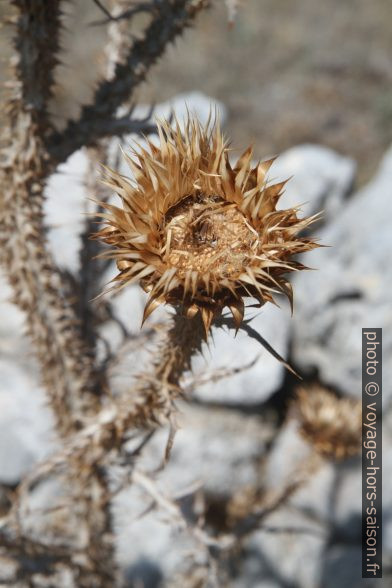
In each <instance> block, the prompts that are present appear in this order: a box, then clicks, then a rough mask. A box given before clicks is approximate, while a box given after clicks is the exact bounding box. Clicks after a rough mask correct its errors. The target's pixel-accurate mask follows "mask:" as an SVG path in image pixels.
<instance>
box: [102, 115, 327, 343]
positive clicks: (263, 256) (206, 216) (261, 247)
mask: <svg viewBox="0 0 392 588" xmlns="http://www.w3.org/2000/svg"><path fill="white" fill-rule="evenodd" d="M158 133H159V143H160V144H159V146H158V147H157V146H155V145H154V144H153V143H152V142H150V141H148V140H147V148H143V147H141V146H139V147H138V148H137V150H135V151H134V152H133V158H131V157H129V156H128V157H127V161H128V164H129V166H130V168H131V170H132V172H133V176H134V178H133V179H132V180H130V179H127V178H125V177H124V176H122V175H120V174H118V173H116V172H114V171H112V170H108V171H107V178H106V183H107V184H108V185H109V186H110V187H111V188H112V189H113V190H114V191H115V192H117V194H118V195H119V197H120V198H121V201H122V206H121V207H117V206H113V205H110V204H102V206H103V207H104V208H105V209H106V210H105V212H103V213H102V214H101V217H102V218H103V219H104V225H105V226H104V228H102V229H101V230H100V231H99V232H98V233H97V234H96V237H97V238H100V239H101V240H102V241H104V242H105V243H108V244H110V245H112V247H113V249H112V250H111V251H110V252H108V255H110V256H112V257H114V258H115V260H116V261H117V267H118V269H119V274H118V275H117V276H116V278H115V279H114V282H115V285H114V288H122V287H123V286H126V285H127V284H132V283H133V282H137V281H138V282H140V284H141V286H142V287H143V288H144V289H145V291H147V292H149V299H148V301H147V304H146V307H145V311H144V318H143V321H144V320H145V319H146V318H147V317H148V316H149V315H150V314H151V312H152V311H153V310H154V309H155V308H157V306H158V305H160V304H163V303H169V304H172V305H174V306H177V307H178V306H180V307H182V309H183V311H184V312H185V314H186V315H187V316H188V317H192V316H194V315H195V314H196V313H201V317H202V320H203V323H204V326H205V329H206V333H208V331H209V328H210V325H211V323H212V321H213V319H214V318H215V317H217V316H219V315H220V313H221V312H222V310H223V309H224V308H225V307H228V308H229V309H230V311H231V312H232V314H233V317H234V321H235V323H236V326H237V327H238V326H239V325H240V323H241V321H242V319H243V315H244V298H245V297H252V298H254V299H256V300H257V301H258V304H259V305H263V304H264V303H265V302H274V295H275V294H277V293H279V292H283V293H285V294H286V295H287V296H288V298H289V300H290V303H292V290H291V286H290V284H289V282H288V281H287V279H286V277H285V274H286V273H287V272H290V271H292V270H298V269H302V268H303V267H304V266H302V265H301V264H300V263H298V262H297V261H294V260H293V259H292V256H293V255H295V254H297V253H301V252H303V251H306V250H309V249H313V248H314V247H317V245H316V243H314V242H313V241H312V240H311V239H309V238H305V237H303V236H298V233H299V232H300V231H302V230H303V229H304V228H305V227H307V226H308V225H309V224H310V223H311V222H312V221H313V220H314V218H315V217H310V218H304V219H301V220H300V219H299V218H298V216H297V213H298V209H297V208H290V209H287V210H277V209H276V205H277V202H278V200H279V197H280V196H281V195H282V190H283V187H284V185H285V182H281V183H278V184H274V185H269V184H268V182H267V177H266V174H267V172H268V170H269V168H270V166H271V165H272V163H273V161H274V160H273V159H271V160H269V161H264V162H262V163H259V164H257V165H255V166H253V165H252V163H251V159H252V149H251V148H249V149H247V150H246V151H245V153H243V155H242V156H241V157H240V158H239V159H238V161H237V162H236V164H235V165H233V166H232V165H231V164H230V161H229V156H228V151H229V150H228V146H227V143H226V141H225V140H224V138H223V136H222V134H221V131H220V128H219V124H218V123H216V122H215V123H207V125H206V126H205V127H202V126H201V124H200V123H199V122H198V121H197V120H195V119H194V118H192V117H191V116H189V118H188V120H187V122H186V124H185V128H184V130H183V132H181V129H180V127H179V125H178V123H177V122H176V124H175V126H174V128H172V127H171V126H170V125H169V123H168V122H166V121H163V122H160V123H158Z"/></svg>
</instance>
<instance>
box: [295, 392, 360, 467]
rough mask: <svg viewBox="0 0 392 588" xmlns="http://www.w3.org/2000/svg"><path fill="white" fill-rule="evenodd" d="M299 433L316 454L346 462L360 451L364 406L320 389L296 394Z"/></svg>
mask: <svg viewBox="0 0 392 588" xmlns="http://www.w3.org/2000/svg"><path fill="white" fill-rule="evenodd" d="M297 399H298V410H299V418H300V432H301V434H302V435H303V436H304V438H305V439H306V440H307V441H308V442H309V443H310V444H311V445H312V446H313V447H314V449H315V450H316V452H317V453H319V454H321V455H322V456H324V457H327V458H330V459H337V460H340V459H345V458H347V457H350V456H353V455H355V454H357V453H359V451H360V448H361V426H362V425H361V415H362V412H361V403H360V402H359V401H357V400H354V399H351V398H338V397H337V396H335V395H334V394H332V392H329V391H328V390H326V389H325V388H322V387H321V386H312V387H310V388H300V389H299V390H298V391H297Z"/></svg>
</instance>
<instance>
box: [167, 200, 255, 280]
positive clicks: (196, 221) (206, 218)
mask: <svg viewBox="0 0 392 588" xmlns="http://www.w3.org/2000/svg"><path fill="white" fill-rule="evenodd" d="M164 233H165V259H166V261H167V262H168V263H169V264H170V265H171V266H172V267H175V268H177V274H178V275H180V276H181V275H185V274H186V272H187V271H189V270H192V271H197V272H199V273H201V274H205V273H207V272H211V273H212V274H213V275H214V276H215V277H222V278H225V277H235V276H236V275H238V274H240V273H241V272H242V271H243V269H244V267H245V265H246V264H247V262H248V261H249V259H250V258H252V257H253V256H254V255H255V254H257V249H258V245H259V237H258V234H257V232H256V231H255V230H254V229H253V228H252V226H251V225H250V223H249V221H248V219H247V218H246V216H245V215H244V214H243V213H242V212H241V211H240V210H239V209H238V207H237V206H236V204H231V203H228V202H227V201H225V200H224V199H223V198H220V197H219V196H216V195H208V196H206V195H203V194H197V195H196V196H188V197H186V198H184V199H182V200H181V201H180V202H179V203H178V204H176V205H175V206H173V207H172V208H171V209H170V210H169V211H168V212H167V214H166V216H165V226H164Z"/></svg>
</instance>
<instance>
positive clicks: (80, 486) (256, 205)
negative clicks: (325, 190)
mask: <svg viewBox="0 0 392 588" xmlns="http://www.w3.org/2000/svg"><path fill="white" fill-rule="evenodd" d="M95 4H96V5H97V6H98V7H99V9H100V10H101V12H102V19H103V21H104V23H105V24H107V27H108V43H107V46H106V49H105V65H104V68H103V73H102V76H101V78H102V79H101V81H99V83H98V84H97V87H96V90H95V93H94V96H93V99H92V101H91V103H89V104H86V105H84V106H83V107H82V109H81V112H80V114H79V116H78V118H77V119H76V120H69V121H68V122H67V124H66V125H65V127H64V128H63V129H62V130H58V129H57V128H56V127H55V125H54V122H53V120H52V117H51V115H50V111H49V104H50V100H51V99H52V97H53V91H54V72H55V68H56V66H57V64H58V63H59V61H61V59H62V54H61V50H60V45H61V43H60V35H61V29H62V26H63V16H62V11H63V8H64V6H63V5H66V2H62V1H61V0H52V1H51V2H45V1H44V0H13V1H12V2H10V3H9V12H10V14H9V15H8V25H9V26H10V27H12V29H13V37H14V42H13V47H14V49H13V56H12V64H11V66H12V74H11V79H10V80H9V81H8V84H7V98H6V101H5V104H4V106H3V115H2V116H3V123H4V124H3V126H4V128H3V133H2V147H1V164H0V180H1V191H0V207H1V217H0V244H1V262H2V264H3V266H4V268H5V270H6V272H7V275H8V279H9V281H10V284H11V285H12V287H13V301H14V302H15V304H16V305H17V306H18V307H19V308H21V309H22V310H23V312H24V313H25V317H26V324H27V327H28V332H29V335H30V337H31V340H32V342H33V345H34V349H35V353H36V356H37V358H38V361H39V364H40V367H41V374H42V381H43V383H44V385H45V390H46V394H47V401H48V404H49V405H50V407H51V409H52V411H53V415H54V417H55V421H56V432H57V434H58V436H59V440H60V441H59V445H60V450H59V451H58V452H57V453H56V454H55V455H53V456H51V457H50V458H49V459H48V460H47V461H45V462H44V463H43V464H39V465H37V466H36V467H35V469H34V470H33V471H32V472H30V473H29V474H28V475H27V476H26V478H25V479H24V480H22V481H21V483H20V484H19V486H18V488H17V489H16V491H15V493H14V494H13V496H12V499H11V505H10V509H9V511H8V512H7V513H6V514H5V516H4V517H3V518H2V519H1V520H0V556H1V558H2V561H3V563H4V561H6V566H8V567H7V570H8V572H7V573H8V576H7V578H0V582H3V584H4V585H10V586H21V587H22V586H37V587H40V586H56V587H61V586H78V587H81V588H83V587H91V588H92V587H100V586H102V587H111V586H117V585H121V582H122V580H121V578H120V575H119V572H118V566H117V563H116V554H115V538H114V534H115V531H114V527H113V517H112V511H111V502H112V498H113V495H114V494H115V493H116V492H118V491H119V488H121V487H123V486H124V485H126V484H131V483H136V484H138V485H139V486H140V487H141V488H142V489H143V490H144V491H145V492H146V494H147V495H148V496H149V497H150V498H151V499H152V501H153V503H154V504H156V505H158V506H159V507H161V508H163V509H166V510H167V511H168V512H169V514H170V515H171V517H172V518H173V519H174V520H175V521H176V522H177V523H179V524H180V525H182V526H183V527H184V528H185V529H187V531H188V532H190V533H191V534H193V535H194V536H195V537H196V538H197V540H198V541H199V542H200V543H201V544H202V545H204V547H205V550H206V554H207V561H209V559H208V558H210V557H211V551H212V548H214V549H229V548H231V547H233V545H234V544H235V541H236V538H235V536H234V535H232V536H230V537H226V538H216V537H212V536H210V535H209V534H208V533H207V531H206V530H205V529H204V528H202V526H201V525H199V523H197V524H193V525H192V524H190V523H189V521H185V519H184V515H183V513H182V511H181V510H180V509H179V507H178V505H177V504H176V503H175V502H174V501H172V500H171V499H170V497H165V496H162V495H161V494H160V491H159V490H158V489H157V487H156V486H155V484H154V481H153V480H151V479H150V478H148V477H147V476H146V475H145V474H144V473H143V472H141V471H139V470H138V468H137V462H136V457H137V455H138V452H139V451H140V448H141V447H142V446H143V444H144V443H146V442H147V441H148V440H149V438H150V435H151V432H152V431H153V430H154V429H155V428H156V427H157V426H158V425H159V424H162V423H168V422H169V423H171V425H172V427H173V429H174V421H173V419H172V416H173V412H174V409H175V407H174V404H173V403H174V400H175V399H176V398H177V397H178V396H179V395H180V394H182V392H183V390H182V387H181V386H182V376H183V375H184V373H185V372H186V371H188V370H189V369H190V368H191V359H192V356H193V355H194V354H195V353H196V352H198V351H200V349H201V347H202V345H203V341H204V340H205V339H206V338H209V332H210V330H211V328H213V327H214V325H215V326H216V327H219V326H222V325H223V324H225V325H226V326H232V327H233V328H234V329H236V330H238V329H239V328H242V327H244V328H245V327H246V328H248V329H249V325H248V323H244V322H243V318H244V312H245V301H246V300H247V299H253V302H254V301H256V304H257V305H258V306H262V305H264V304H265V303H271V302H274V297H275V296H276V295H277V294H279V293H283V294H285V295H286V296H287V297H288V298H289V300H290V302H291V301H292V290H291V286H290V283H289V281H288V279H287V273H288V272H291V271H294V270H299V269H302V268H303V266H302V265H301V264H300V262H299V261H298V260H297V259H295V257H294V256H295V255H296V254H298V253H301V252H303V251H306V250H309V249H312V248H314V247H315V246H316V244H315V242H314V241H312V240H311V239H310V238H308V237H305V236H303V233H302V231H303V230H304V229H305V228H306V227H307V226H308V225H309V224H310V223H311V222H312V220H314V217H313V218H305V219H300V218H299V217H298V210H297V209H295V208H292V209H288V210H278V209H277V202H278V200H279V197H280V195H281V194H282V190H283V187H284V183H282V184H275V185H271V184H270V183H269V182H268V175H267V172H268V169H269V167H270V166H271V164H272V160H269V161H266V162H261V163H258V164H256V165H255V164H253V163H252V150H251V149H248V150H247V151H245V153H244V154H243V155H242V156H241V157H240V158H239V159H238V160H237V162H236V163H235V164H233V165H231V163H230V159H229V150H228V145H227V142H226V141H225V139H224V138H223V136H222V134H221V131H220V128H219V125H218V124H215V125H214V122H211V124H210V125H207V127H202V126H201V125H200V124H199V122H198V121H197V120H195V119H194V118H189V120H188V122H187V124H186V125H185V128H184V129H183V130H181V129H180V127H179V126H178V124H175V123H174V126H173V127H172V126H171V122H170V121H169V122H167V121H166V122H162V123H159V124H158V125H156V123H155V122H154V120H153V119H152V118H151V116H148V117H147V118H145V119H141V120H136V119H134V118H133V109H132V108H131V106H130V104H131V103H132V101H133V98H134V93H135V90H136V88H137V87H138V86H139V84H140V83H141V82H142V81H143V80H144V79H145V78H146V76H147V74H148V73H149V70H150V68H151V66H152V65H153V64H154V63H155V62H156V61H157V59H158V58H160V57H161V55H162V54H163V53H164V51H165V49H166V47H167V46H168V45H169V44H170V43H171V42H173V41H174V40H175V39H176V38H177V37H178V36H179V35H181V34H182V33H183V32H184V30H185V29H186V28H187V27H188V26H190V25H192V24H193V23H194V20H195V18H196V17H197V15H198V13H199V12H201V11H202V10H205V9H206V8H208V6H209V4H210V2H209V0H159V1H157V0H151V1H148V2H128V1H126V0H111V2H108V3H107V4H104V3H103V2H98V0H96V2H95ZM228 5H229V8H231V10H235V7H236V5H237V2H228ZM139 13H145V14H146V15H148V17H149V22H148V24H147V25H146V28H145V30H144V31H143V33H142V34H141V35H140V36H138V37H137V38H132V37H131V36H130V34H129V30H128V26H127V25H128V21H129V20H130V19H132V18H133V17H134V16H135V15H136V14H139ZM120 106H122V107H124V106H125V107H126V108H125V109H124V108H123V110H122V111H121V112H122V113H121V114H119V107H120ZM124 113H125V114H124ZM215 123H216V121H215ZM130 133H137V134H142V133H143V134H144V135H146V136H148V135H149V134H151V133H156V134H157V135H158V138H159V145H158V146H157V145H156V143H154V142H152V141H149V140H147V146H146V147H141V146H140V147H138V148H136V151H135V152H134V153H133V154H131V153H129V154H128V155H129V159H128V161H129V164H130V168H131V173H132V174H133V178H131V179H130V180H128V179H126V178H124V177H123V176H121V175H120V174H119V173H117V172H116V171H111V170H108V171H107V172H106V180H107V184H108V185H109V188H110V190H111V191H112V192H113V191H114V192H116V193H117V194H118V195H119V196H120V199H121V205H120V206H117V207H116V206H114V205H112V204H109V203H108V198H109V195H110V192H109V193H108V192H103V191H102V187H100V186H99V184H98V183H97V182H96V177H97V176H98V171H97V170H98V162H100V163H105V164H106V163H107V160H108V153H107V147H108V144H107V139H108V138H109V137H113V136H122V135H124V134H130ZM80 148H88V149H89V151H88V153H89V157H90V162H91V168H92V169H93V172H92V173H90V181H91V186H90V189H91V191H93V192H95V195H96V197H97V200H99V201H101V204H100V205H99V206H98V207H97V210H96V213H97V214H96V215H95V218H89V219H87V220H86V222H85V229H84V232H83V234H82V235H81V245H82V247H81V252H80V267H79V271H78V272H77V273H75V274H71V273H70V272H69V271H67V272H66V271H64V270H63V269H62V268H60V267H57V266H56V263H55V261H54V256H53V253H52V252H51V251H50V249H49V247H48V243H47V238H46V230H47V228H46V226H45V219H44V212H43V204H44V189H45V186H46V183H47V180H48V178H49V177H50V175H51V174H53V173H54V172H55V171H56V169H57V167H58V166H59V164H61V163H62V162H64V161H66V160H67V158H68V157H69V156H70V155H72V154H73V153H75V152H76V151H77V150H79V149H80ZM97 216H100V217H101V219H103V222H102V224H101V226H100V227H99V230H98V232H97V234H96V238H95V240H90V236H91V234H92V233H93V232H94V231H95V229H96V217H97ZM102 242H104V243H106V244H109V246H110V249H109V250H105V251H104V255H103V256H99V255H98V254H100V253H102V251H101V250H102ZM97 255H98V257H97ZM111 258H114V259H115V260H116V262H117V266H118V270H119V274H118V276H117V277H116V278H115V289H118V288H122V287H123V286H124V287H127V286H128V285H129V284H131V283H133V282H139V283H140V284H141V286H142V287H143V288H144V289H145V290H146V291H147V292H148V293H149V299H148V302H147V305H146V308H145V313H144V318H145V319H146V318H147V317H148V316H149V315H150V314H151V313H152V311H153V310H154V309H155V308H156V307H157V306H158V305H160V304H163V303H167V304H169V305H170V306H171V307H172V308H173V309H174V311H173V310H172V311H171V319H170V320H169V321H168V322H167V324H165V325H164V327H163V328H162V329H161V330H160V331H159V337H158V339H159V341H158V343H157V345H156V349H155V352H154V353H153V354H151V365H150V368H149V369H147V370H146V371H145V373H143V374H141V377H140V378H139V379H138V380H137V381H136V383H135V384H134V385H133V387H130V389H129V390H128V391H127V392H125V393H123V394H118V395H113V394H112V393H111V390H110V381H109V377H108V366H109V364H110V360H111V359H113V358H111V357H110V353H109V354H108V355H107V356H105V357H104V358H102V357H101V356H100V355H99V353H98V326H99V325H100V324H101V323H102V322H103V321H104V320H108V317H109V318H110V319H113V316H112V314H111V307H110V299H109V301H108V302H105V304H106V306H105V307H104V309H105V312H104V315H105V316H104V317H102V306H99V305H97V304H95V303H94V302H93V301H92V300H93V299H94V298H95V297H96V296H97V295H99V294H100V292H101V289H102V280H103V275H104V272H105V270H106V269H107V267H108V266H107V259H109V260H110V259H111ZM105 300H106V299H105ZM226 308H227V309H228V310H229V311H230V312H231V314H232V317H233V319H228V318H226V317H225V316H223V317H222V316H221V315H222V312H223V311H224V309H226ZM123 319H124V325H122V327H123V330H124V333H125V339H127V337H128V338H129V333H127V329H126V317H123ZM261 341H263V340H262V338H261ZM130 435H134V436H135V435H138V436H139V437H140V444H139V446H137V447H136V449H133V450H132V451H131V452H130V451H129V450H127V449H126V442H127V441H128V440H129V437H130ZM170 442H172V439H171V440H170ZM169 448H170V443H169V446H168V449H169ZM112 466H116V467H120V468H121V471H122V482H121V483H120V484H119V486H118V487H117V488H115V489H114V490H113V487H112V485H111V483H110V471H111V468H112ZM48 480H52V481H55V482H56V483H57V484H58V485H59V488H60V490H61V491H60V495H61V497H62V498H63V499H64V503H63V504H62V505H60V506H59V505H58V504H57V505H54V506H53V509H52V511H51V510H50V505H49V506H48V513H49V515H50V517H49V518H50V525H49V527H50V529H51V530H50V532H49V531H48V529H47V528H45V530H44V531H42V529H41V530H40V528H38V529H34V528H33V529H31V528H28V525H27V523H26V518H25V517H24V512H25V509H26V508H27V507H26V504H28V500H29V496H30V494H31V493H33V492H34V489H35V488H36V487H37V486H38V485H39V484H42V483H44V482H45V481H48ZM293 489H294V486H293V487H290V488H286V489H284V490H283V491H282V493H281V495H280V496H278V497H275V498H274V500H272V502H271V505H272V506H271V505H270V506H268V508H267V510H266V511H265V512H270V511H271V509H273V508H277V507H278V506H279V504H280V503H281V502H282V500H283V499H284V498H285V497H286V496H288V495H289V494H290V492H292V491H293ZM268 509H269V510H268ZM59 512H61V513H62V514H61V515H60V514H59ZM263 516H264V514H263V512H261V513H259V515H258V518H257V524H259V523H260V521H261V520H262V519H263ZM67 524H69V526H70V527H72V530H71V531H70V530H69V529H68V531H67V530H66V528H67ZM1 565H2V564H1V562H0V568H1ZM4 565H5V564H4ZM3 567H4V566H3ZM203 573H204V572H203ZM203 573H201V576H203ZM206 573H207V576H206V577H208V578H210V576H209V572H206ZM199 576H200V574H199ZM201 576H200V577H201ZM203 577H204V576H203ZM208 578H207V580H208ZM207 580H206V582H207ZM210 580H211V578H210ZM210 580H208V581H210ZM183 585H185V584H183ZM189 585H191V584H189ZM200 585H201V584H200ZM205 585H207V584H205ZM208 585H210V584H208Z"/></svg>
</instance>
